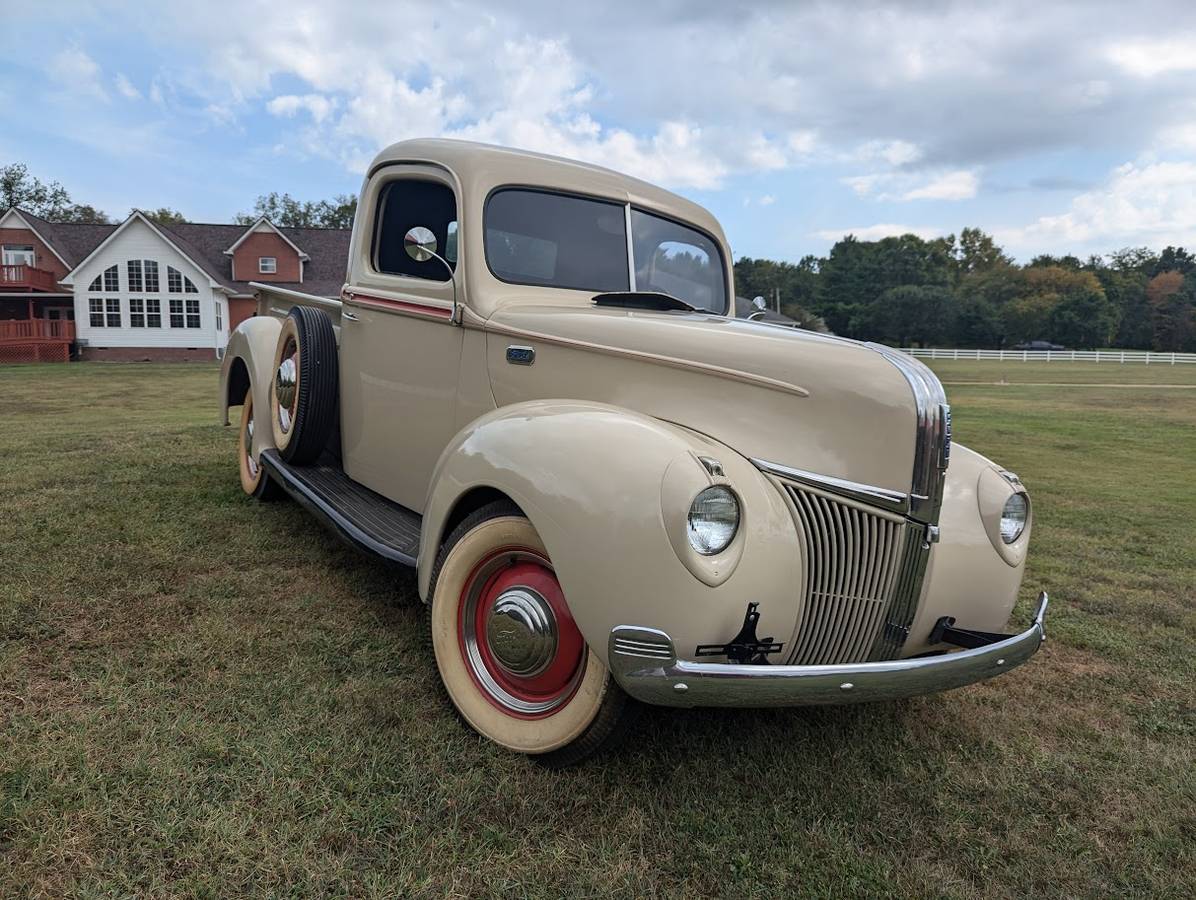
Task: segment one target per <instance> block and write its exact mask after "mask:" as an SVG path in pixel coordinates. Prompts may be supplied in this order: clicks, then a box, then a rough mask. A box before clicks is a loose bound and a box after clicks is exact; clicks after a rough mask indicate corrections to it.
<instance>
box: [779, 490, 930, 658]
mask: <svg viewBox="0 0 1196 900" xmlns="http://www.w3.org/2000/svg"><path fill="white" fill-rule="evenodd" d="M785 489H786V490H787V491H788V493H789V496H790V498H791V499H792V500H793V505H794V507H795V508H796V510H797V517H798V520H799V521H800V523H801V530H802V533H803V540H804V542H805V557H806V565H805V567H804V572H805V574H804V579H805V580H804V584H803V585H802V598H803V599H802V604H803V609H802V618H801V622H800V623H799V625H798V630H797V634H796V635H795V637H794V640H793V642H792V643H791V644H790V646H791V647H792V648H793V651H792V653H791V654H790V657H789V660H788V661H789V662H790V663H791V664H793V665H828V664H835V663H850V662H861V661H864V660H868V659H892V658H893V657H894V656H895V655H896V654H897V652H898V651H899V650H900V649H901V646H902V644H904V642H905V636H906V634H907V633H908V629H909V625H910V623H911V622H912V621H913V616H914V613H915V611H916V608H917V601H918V593H919V591H920V588H921V583H922V573H923V572H924V570H925V565H926V559H925V548H924V545H923V541H922V531H921V529H920V528H918V527H915V526H913V525H911V524H910V523H908V522H907V521H906V520H904V519H902V518H899V517H897V516H893V515H881V514H879V513H877V512H874V511H871V510H869V509H867V508H864V507H862V506H859V505H857V504H850V503H845V502H842V501H841V500H838V499H836V498H834V497H833V496H830V495H827V494H824V493H821V492H817V491H812V490H809V489H807V488H805V487H802V486H798V485H794V484H786V485H785Z"/></svg>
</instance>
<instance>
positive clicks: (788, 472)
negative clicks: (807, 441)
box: [751, 458, 910, 514]
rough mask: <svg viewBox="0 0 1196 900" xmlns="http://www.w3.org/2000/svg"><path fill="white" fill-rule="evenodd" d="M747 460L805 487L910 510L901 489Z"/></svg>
mask: <svg viewBox="0 0 1196 900" xmlns="http://www.w3.org/2000/svg"><path fill="white" fill-rule="evenodd" d="M751 462H752V465H754V466H755V467H756V468H757V469H759V470H760V471H761V472H766V473H768V474H769V475H775V476H777V477H778V478H786V479H788V480H789V481H796V482H797V483H798V484H804V485H807V486H808V487H813V488H821V489H822V490H824V491H827V492H828V493H831V494H839V495H840V496H842V497H847V498H849V499H851V500H858V501H860V502H861V503H870V504H872V505H874V506H879V507H881V508H882V509H887V510H890V511H892V512H895V513H902V514H906V513H908V512H909V511H910V496H909V494H903V493H901V491H891V490H889V489H888V488H882V487H875V486H873V485H870V484H861V483H860V482H858V481H847V480H846V479H843V478H833V477H832V476H830V475H819V474H818V473H816V472H807V471H806V470H804V469H794V468H792V467H790V466H784V465H781V464H780V463H774V462H769V461H768V460H767V459H756V458H753V459H752V460H751Z"/></svg>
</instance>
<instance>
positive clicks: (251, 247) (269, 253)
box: [224, 216, 309, 284]
mask: <svg viewBox="0 0 1196 900" xmlns="http://www.w3.org/2000/svg"><path fill="white" fill-rule="evenodd" d="M224 255H225V256H229V257H231V258H232V259H231V263H232V279H233V281H285V282H289V283H291V284H295V283H298V282H302V281H303V266H304V263H306V262H307V260H308V259H309V257H308V255H307V254H306V253H304V252H303V251H302V250H301V249H300V248H299V247H297V246H295V244H294V243H293V242H292V241H291V239H290V238H288V237H287V236H286V235H285V234H283V233H282V232H281V231H280V230H279V229H278V228H276V227H275V226H274V223H272V222H271V221H270V220H269V219H267V218H266V217H265V216H263V217H262V218H260V219H258V220H257V221H256V222H254V223H253V224H252V225H250V226H249V227H248V228H246V229H245V231H244V232H243V233H242V234H241V236H240V237H239V238H237V240H236V242H235V243H234V244H233V245H232V246H231V247H229V248H228V249H227V250H225V251H224Z"/></svg>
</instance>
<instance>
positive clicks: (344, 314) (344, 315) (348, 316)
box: [341, 309, 361, 322]
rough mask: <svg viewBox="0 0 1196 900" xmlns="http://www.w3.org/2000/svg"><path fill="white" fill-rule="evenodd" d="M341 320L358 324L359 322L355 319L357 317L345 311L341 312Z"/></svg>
mask: <svg viewBox="0 0 1196 900" xmlns="http://www.w3.org/2000/svg"><path fill="white" fill-rule="evenodd" d="M341 318H342V319H348V320H349V321H350V322H360V321H361V320H360V319H358V318H357V316H356V315H355V314H353V313H351V312H349V311H348V310H346V309H342V310H341Z"/></svg>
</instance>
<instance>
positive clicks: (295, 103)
mask: <svg viewBox="0 0 1196 900" xmlns="http://www.w3.org/2000/svg"><path fill="white" fill-rule="evenodd" d="M335 108H336V100H331V99H329V98H328V97H325V96H324V95H323V94H303V95H302V96H299V95H296V94H283V95H280V96H278V97H275V98H274V99H273V100H271V101H270V102H268V103H267V104H266V109H267V110H269V111H270V113H271V114H272V115H275V116H285V117H287V118H291V117H293V116H294V115H295V114H296V113H297V112H299V111H300V110H306V111H307V113H308V115H310V116H311V117H312V119H313V120H314V121H316V122H317V123H319V122H323V121H324V120H325V119H327V118H328V116H329V115H330V114H331V113H332V111H333V110H334V109H335Z"/></svg>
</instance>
